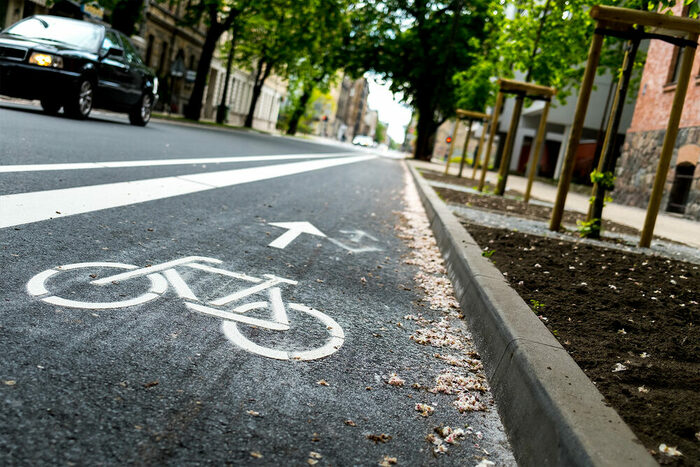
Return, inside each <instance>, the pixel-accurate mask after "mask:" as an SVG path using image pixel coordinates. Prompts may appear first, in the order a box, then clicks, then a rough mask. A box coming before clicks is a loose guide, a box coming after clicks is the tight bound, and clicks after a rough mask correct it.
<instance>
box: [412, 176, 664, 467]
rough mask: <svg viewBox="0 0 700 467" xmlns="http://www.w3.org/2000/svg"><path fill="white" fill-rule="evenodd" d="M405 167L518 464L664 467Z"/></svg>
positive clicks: (428, 189) (427, 188)
mask: <svg viewBox="0 0 700 467" xmlns="http://www.w3.org/2000/svg"><path fill="white" fill-rule="evenodd" d="M407 166H408V168H409V171H410V172H411V175H412V177H413V180H414V182H415V184H416V187H417V190H418V193H419V196H420V198H421V201H422V203H423V206H424V208H425V211H426V214H427V216H428V220H429V221H430V226H431V228H432V230H433V233H434V234H435V238H436V241H437V243H438V246H439V248H440V251H441V253H442V256H443V258H444V260H445V266H446V268H447V271H448V276H449V278H450V280H451V281H452V284H453V286H454V290H455V295H456V297H457V299H458V301H459V303H460V305H461V307H462V310H463V313H464V316H465V319H466V320H467V322H468V323H469V326H470V329H471V331H472V334H473V337H474V341H475V343H476V346H477V349H478V350H479V352H480V354H481V357H482V361H483V363H484V367H485V369H486V371H487V376H488V380H489V384H490V385H491V389H492V392H493V395H494V398H495V399H496V402H497V406H498V412H499V415H500V416H501V419H502V421H503V425H504V427H505V429H506V433H507V435H508V439H509V441H510V443H511V445H512V447H513V451H514V455H515V458H516V460H517V461H518V464H520V465H571V466H579V465H580V466H584V465H596V466H634V467H642V466H658V464H657V463H656V461H655V460H654V458H653V457H651V455H650V454H649V453H648V452H647V451H646V449H645V448H644V446H643V445H642V443H641V442H640V441H639V440H638V439H637V437H636V436H635V435H634V433H632V430H631V429H630V428H629V427H628V426H627V425H626V424H625V422H623V421H622V419H621V418H620V416H619V415H618V414H617V412H615V411H614V410H613V409H612V408H611V407H610V406H608V405H607V403H606V402H605V400H604V398H603V396H602V394H601V393H600V392H599V391H598V389H597V388H596V387H595V385H594V384H593V383H592V382H591V380H590V379H588V377H587V376H586V375H585V373H584V372H583V370H581V368H580V367H579V366H578V365H577V364H576V362H575V361H574V360H573V359H572V358H571V356H570V355H569V354H568V352H567V351H566V350H565V349H564V348H563V347H562V346H561V344H559V342H558V341H557V340H556V339H555V338H554V336H553V335H552V334H551V333H550V332H549V330H548V329H547V328H546V327H545V326H544V324H542V323H541V322H540V320H539V319H538V318H537V317H536V315H535V314H534V313H532V311H531V310H530V307H529V306H528V305H527V304H526V303H525V301H524V300H523V299H522V298H521V297H520V296H519V295H518V294H517V292H516V291H515V290H513V289H512V288H511V287H510V286H509V285H508V283H507V282H506V280H505V279H504V278H503V276H502V274H501V273H500V271H498V269H496V267H495V266H494V265H493V264H492V263H491V262H490V261H488V260H487V259H485V258H483V257H482V256H481V249H480V248H479V246H478V245H477V244H476V242H475V241H474V239H473V238H472V237H471V235H469V233H468V232H467V231H466V229H465V228H464V227H463V226H462V225H461V224H460V222H459V221H458V220H457V218H456V217H455V216H454V214H452V212H451V211H450V210H449V208H448V207H447V205H446V204H445V203H444V202H443V201H442V200H440V198H439V197H438V196H437V194H436V193H435V191H434V190H433V189H432V188H431V187H430V186H429V185H428V183H427V182H426V181H425V180H424V179H423V177H422V176H421V175H419V174H418V172H417V170H416V169H415V167H413V164H411V163H410V162H408V163H407ZM467 310H468V311H467Z"/></svg>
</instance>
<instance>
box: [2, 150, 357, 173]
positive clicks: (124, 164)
mask: <svg viewBox="0 0 700 467" xmlns="http://www.w3.org/2000/svg"><path fill="white" fill-rule="evenodd" d="M357 155H358V153H356V152H331V153H324V154H271V155H269V156H230V157H200V158H187V159H154V160H138V161H114V162H109V161H106V162H74V163H63V164H60V163H59V164H22V165H0V173H14V172H48V171H55V170H85V169H117V168H120V169H121V168H129V167H156V166H164V165H188V164H192V165H199V164H226V163H231V162H260V161H284V160H294V159H323V158H328V157H349V156H357Z"/></svg>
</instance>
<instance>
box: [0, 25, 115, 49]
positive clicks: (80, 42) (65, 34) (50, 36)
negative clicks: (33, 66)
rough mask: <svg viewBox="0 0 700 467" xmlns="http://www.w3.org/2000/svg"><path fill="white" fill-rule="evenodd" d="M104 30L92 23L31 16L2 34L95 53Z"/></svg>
mask: <svg viewBox="0 0 700 467" xmlns="http://www.w3.org/2000/svg"><path fill="white" fill-rule="evenodd" d="M103 30H104V28H103V27H102V26H98V25H96V24H92V23H86V22H84V21H77V20H72V19H67V18H57V17H55V16H32V17H30V18H27V19H25V20H24V21H20V22H19V23H17V24H15V25H14V26H12V27H10V28H8V29H7V30H5V31H4V32H5V33H6V34H12V35H14V36H22V37H26V38H28V39H43V40H48V41H51V42H60V43H64V44H68V45H71V46H74V47H77V48H81V49H87V50H90V51H93V52H96V51H97V49H98V48H99V46H100V44H101V43H102V34H103Z"/></svg>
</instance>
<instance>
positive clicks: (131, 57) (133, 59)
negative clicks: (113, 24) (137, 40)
mask: <svg viewBox="0 0 700 467" xmlns="http://www.w3.org/2000/svg"><path fill="white" fill-rule="evenodd" d="M120 36H121V39H122V44H124V56H125V57H126V60H127V61H128V62H129V63H137V64H142V63H143V62H142V61H141V56H140V55H139V52H138V50H136V47H134V44H132V43H131V41H130V40H129V38H128V37H126V36H125V35H123V34H120Z"/></svg>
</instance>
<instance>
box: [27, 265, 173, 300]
mask: <svg viewBox="0 0 700 467" xmlns="http://www.w3.org/2000/svg"><path fill="white" fill-rule="evenodd" d="M99 268H115V269H127V270H130V269H138V267H137V266H134V265H131V264H123V263H107V262H94V263H74V264H66V265H64V266H57V267H55V268H52V269H47V270H46V271H42V272H40V273H39V274H37V275H35V276H34V277H32V278H31V279H30V280H29V282H28V283H27V292H28V293H29V294H30V295H33V296H35V297H41V300H42V301H44V302H46V303H51V304H52V305H58V306H63V307H67V308H83V309H91V310H104V309H110V308H126V307H129V306H134V305H140V304H142V303H146V302H150V301H151V300H155V299H156V298H158V297H160V296H161V295H162V294H163V293H164V292H165V291H166V290H167V288H168V282H167V281H166V280H165V278H164V277H163V276H161V275H160V274H157V273H152V274H148V275H147V276H145V277H148V280H149V281H150V287H149V288H148V290H147V291H146V292H144V293H141V294H139V295H136V296H133V297H131V298H126V299H124V300H118V301H97V302H95V301H80V300H73V299H68V298H64V297H59V296H58V295H54V294H52V292H51V291H50V290H49V288H48V287H47V282H48V281H49V279H50V278H53V277H54V276H56V275H57V274H60V273H61V272H66V271H73V270H76V269H90V270H97V269H99ZM88 281H89V279H88ZM88 281H86V282H88ZM89 282H92V281H89ZM89 282H88V283H89ZM144 285H145V284H144ZM95 287H101V286H95ZM130 290H137V288H134V287H130Z"/></svg>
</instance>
